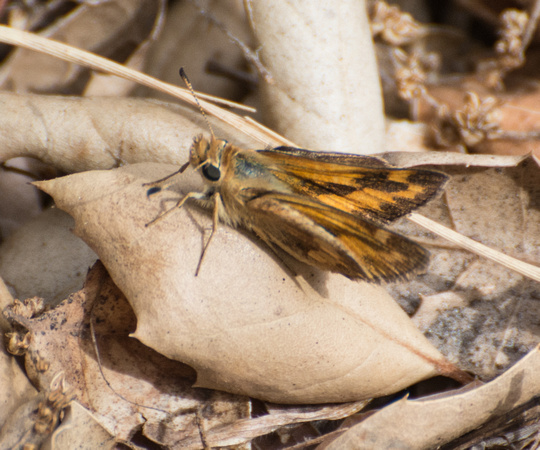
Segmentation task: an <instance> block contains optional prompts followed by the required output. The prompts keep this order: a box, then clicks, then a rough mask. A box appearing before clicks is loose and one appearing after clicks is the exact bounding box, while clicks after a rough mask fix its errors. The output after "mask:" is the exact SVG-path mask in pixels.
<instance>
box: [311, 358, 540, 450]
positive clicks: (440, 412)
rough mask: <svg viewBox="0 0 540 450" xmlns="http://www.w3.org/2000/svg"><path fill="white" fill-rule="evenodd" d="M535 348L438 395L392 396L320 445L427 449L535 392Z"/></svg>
mask: <svg viewBox="0 0 540 450" xmlns="http://www.w3.org/2000/svg"><path fill="white" fill-rule="evenodd" d="M539 370H540V352H539V349H538V348H536V349H534V350H533V351H531V352H530V354H529V355H527V356H526V357H525V358H523V359H522V360H521V361H520V362H519V363H518V364H516V365H515V366H514V367H512V368H511V369H510V370H508V371H507V372H506V373H505V374H504V375H501V376H500V377H499V378H497V379H496V380H494V381H492V382H490V383H488V384H486V385H484V386H480V387H477V388H475V389H472V390H468V391H467V392H464V393H459V392H458V393H456V394H454V395H448V396H445V397H443V398H436V399H430V398H429V397H428V398H425V399H420V400H414V401H411V400H407V399H406V398H404V399H402V400H400V401H397V402H394V403H393V404H391V405H389V406H387V407H386V408H384V409H382V410H381V411H379V412H377V413H376V414H373V415H372V416H370V417H369V418H367V419H366V420H364V421H363V422H362V423H360V424H358V425H356V426H354V427H353V428H351V429H350V430H349V431H347V432H346V433H345V434H343V435H342V436H340V437H339V438H337V439H336V440H334V441H333V442H331V443H330V444H328V445H325V446H323V447H322V448H324V449H326V450H330V449H340V450H342V449H355V448H363V449H381V448H402V449H415V450H421V449H432V448H437V447H439V446H440V445H442V444H444V443H446V442H449V441H451V440H452V439H455V438H457V437H458V436H461V435H462V434H464V433H466V432H467V431H470V430H473V429H474V428H477V427H479V426H480V425H482V424H484V423H486V422H488V421H490V420H494V419H495V418H497V417H499V416H502V415H504V414H506V413H508V412H509V411H511V410H512V409H514V408H517V407H518V406H520V405H523V404H524V403H526V402H528V401H529V400H531V399H533V398H535V397H536V396H538V393H539V392H540V380H539V378H538V371H539Z"/></svg>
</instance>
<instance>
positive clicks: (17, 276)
mask: <svg viewBox="0 0 540 450" xmlns="http://www.w3.org/2000/svg"><path fill="white" fill-rule="evenodd" d="M73 226H74V222H73V219H72V218H71V217H70V216H69V215H67V214H65V213H64V212H62V211H59V210H58V209H50V210H48V211H45V212H44V213H43V214H41V215H40V216H38V217H36V218H35V219H33V220H32V221H30V222H27V223H26V224H24V225H23V226H22V227H21V228H19V230H17V231H16V232H15V233H14V234H13V235H12V236H10V237H9V238H8V239H6V240H5V241H4V242H2V245H0V274H1V275H2V277H3V278H4V280H5V282H6V284H8V285H9V287H10V289H11V290H12V292H13V295H14V296H15V297H16V298H18V299H26V298H30V297H34V296H38V297H42V298H44V299H45V300H46V301H47V303H49V304H50V305H54V304H57V303H59V302H60V301H61V300H63V299H65V298H66V297H67V296H68V295H69V294H71V293H72V292H76V291H77V290H79V289H81V287H82V285H83V282H84V279H85V277H86V272H87V271H88V268H89V267H90V266H91V265H92V264H93V263H94V262H95V261H96V259H97V256H96V254H95V253H94V252H93V251H92V250H90V248H88V246H87V245H85V244H84V242H81V241H80V239H77V237H75V236H73V233H72V232H71V230H72V228H73ZM51 261H54V264H51ZM29 274H32V276H29ZM4 306H6V305H4Z"/></svg>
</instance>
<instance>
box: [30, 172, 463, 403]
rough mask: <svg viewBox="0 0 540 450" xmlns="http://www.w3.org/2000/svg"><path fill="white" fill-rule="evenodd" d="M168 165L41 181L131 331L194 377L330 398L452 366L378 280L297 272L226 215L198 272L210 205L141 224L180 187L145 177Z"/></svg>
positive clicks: (286, 395)
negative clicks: (161, 191) (95, 261)
mask: <svg viewBox="0 0 540 450" xmlns="http://www.w3.org/2000/svg"><path fill="white" fill-rule="evenodd" d="M173 169H174V168H171V167H167V166H159V165H132V166H130V167H126V168H123V169H120V170H116V171H108V172H91V173H86V174H80V175H76V176H70V177H66V178H61V179H56V180H52V181H49V182H41V183H39V185H40V187H41V188H42V189H45V190H46V191H47V192H48V193H50V194H52V195H53V197H55V200H56V202H57V204H58V206H59V207H60V208H62V209H64V210H66V211H67V212H69V213H70V214H72V215H73V216H74V217H76V223H77V225H76V230H75V231H76V233H77V234H78V235H80V236H82V237H83V238H84V239H85V241H86V242H87V243H88V244H89V245H90V246H91V247H92V248H93V249H94V250H96V251H97V253H98V254H99V255H100V258H101V259H102V261H103V262H104V263H105V265H106V266H107V268H108V270H109V272H110V273H111V275H112V276H113V279H114V280H115V282H116V283H117V284H118V286H119V287H120V288H121V289H122V291H123V292H125V293H126V295H127V297H128V298H129V300H130V302H131V304H132V306H133V308H134V310H135V312H136V314H137V318H138V325H137V331H136V333H135V336H136V337H138V338H139V339H140V340H141V341H142V342H144V343H145V344H147V345H149V346H150V347H152V348H154V349H156V350H158V351H159V352H160V353H163V354H165V355H166V356H168V357H170V358H173V359H177V360H180V361H183V362H185V363H187V364H189V365H191V366H192V367H194V368H195V369H196V370H197V385H198V386H203V387H212V388H217V389H222V390H226V391H230V392H236V393H243V394H247V395H251V396H254V397H258V398H262V399H267V400H271V401H275V402H286V403H298V402H300V403H316V402H333V401H347V400H357V399H362V398H368V397H372V396H378V395H384V394H387V393H390V392H395V391H397V390H399V389H402V388H404V387H406V386H408V385H410V384H411V383H414V382H416V381H418V380H420V379H424V378H426V377H429V376H432V375H434V374H436V373H445V372H446V373H450V372H452V370H454V368H452V367H451V366H448V365H446V363H445V361H444V360H443V359H442V357H441V355H440V354H438V353H437V352H434V351H433V349H432V348H431V347H430V346H429V345H426V341H425V340H424V338H423V336H422V335H420V334H419V333H417V331H416V329H415V328H414V327H412V326H411V324H410V322H409V319H408V318H407V316H406V315H405V314H404V313H403V311H402V310H401V309H400V308H399V307H397V305H396V304H395V303H394V302H393V300H392V299H391V298H390V297H389V296H388V295H387V294H386V291H385V290H384V289H382V288H381V287H377V286H373V285H369V284H362V283H355V282H352V281H350V280H348V279H346V278H344V277H342V276H340V275H332V274H325V273H320V272H317V271H315V270H314V269H312V268H309V267H305V266H302V265H298V267H296V266H295V270H297V271H298V272H299V273H300V274H302V276H301V277H298V278H296V279H294V278H291V276H290V275H289V273H288V272H287V271H284V269H283V268H282V266H281V264H280V262H279V261H276V259H275V257H273V256H272V255H270V254H268V253H267V251H265V250H263V249H261V247H260V245H259V244H257V243H256V242H255V241H254V240H253V239H249V238H248V237H247V236H245V235H243V234H242V233H238V232H236V231H233V230H230V229H228V228H227V227H225V226H222V227H221V228H220V229H219V232H218V233H217V235H216V237H215V239H214V241H213V243H212V246H211V248H210V250H209V253H208V255H207V257H206V260H205V261H204V264H203V267H202V269H201V273H200V274H199V276H198V277H195V276H194V272H195V268H196V266H197V263H198V260H199V256H200V251H201V248H202V247H201V246H202V243H203V240H204V239H205V237H206V236H207V233H206V232H205V231H204V230H205V229H208V227H209V226H210V224H209V220H208V216H207V214H201V213H200V212H199V211H198V210H197V209H193V208H192V207H191V206H189V207H186V208H185V209H184V210H182V211H179V212H177V213H173V214H171V215H169V216H168V217H167V218H166V219H163V220H161V221H160V222H158V223H156V224H155V225H153V226H150V227H145V224H146V223H148V222H150V221H151V220H152V219H153V218H154V217H156V215H157V214H158V213H159V211H160V210H161V209H162V208H168V207H170V206H172V204H171V203H170V200H173V201H175V200H176V199H177V198H178V194H177V193H175V192H169V194H167V195H165V196H163V200H166V199H167V198H168V199H169V202H167V204H163V205H160V201H159V200H157V199H156V200H154V199H151V200H149V199H147V197H146V189H145V187H143V186H142V183H143V182H146V181H151V180H154V179H157V178H160V177H162V176H163V175H165V174H167V171H172V170H173ZM193 180H194V179H193V178H191V177H189V176H184V177H182V179H181V185H180V186H182V189H184V190H185V191H186V192H187V191H188V190H192V189H193V188H195V186H196V185H194V184H193ZM68 186H69V188H68ZM90 186H91V188H90ZM134 268H136V270H134ZM389 367H391V369H389Z"/></svg>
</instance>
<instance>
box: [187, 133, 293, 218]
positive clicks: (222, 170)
mask: <svg viewBox="0 0 540 450" xmlns="http://www.w3.org/2000/svg"><path fill="white" fill-rule="evenodd" d="M267 159H268V158H266V157H265V156H264V155H260V154H258V153H257V152H256V151H254V150H245V149H241V148H240V147H236V146H234V145H232V144H229V143H228V142H227V141H226V140H224V139H216V138H214V137H212V138H211V139H206V138H204V137H202V136H198V137H197V138H195V140H194V142H193V145H192V147H191V151H190V164H191V165H192V167H194V168H196V169H197V170H198V171H199V172H200V174H201V176H202V178H203V181H204V182H205V191H204V193H205V196H206V198H208V200H209V201H210V199H211V198H212V196H213V195H214V194H215V193H216V192H218V193H219V201H220V206H219V209H218V210H219V216H220V219H221V220H222V221H224V222H226V223H228V224H230V225H234V226H236V225H239V224H243V225H246V223H247V222H249V217H245V215H246V214H247V212H248V209H246V203H247V202H249V201H250V200H252V199H254V198H257V197H259V196H261V195H265V194H266V193H268V192H269V191H272V192H290V187H288V186H287V184H285V183H283V182H282V181H280V180H279V179H277V178H276V177H275V176H274V175H273V174H272V172H271V171H270V170H269V164H271V161H268V160H267ZM203 203H204V202H203Z"/></svg>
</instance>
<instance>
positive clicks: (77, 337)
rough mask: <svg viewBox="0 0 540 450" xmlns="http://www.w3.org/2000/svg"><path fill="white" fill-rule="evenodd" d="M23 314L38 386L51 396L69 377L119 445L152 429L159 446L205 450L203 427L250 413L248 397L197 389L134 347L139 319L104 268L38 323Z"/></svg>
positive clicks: (185, 370) (188, 375)
mask: <svg viewBox="0 0 540 450" xmlns="http://www.w3.org/2000/svg"><path fill="white" fill-rule="evenodd" d="M15 312H16V309H14V308H12V309H10V310H8V317H9V318H10V320H12V321H13V322H15V323H17V324H18V325H19V326H23V327H24V328H25V329H27V330H28V332H29V333H30V334H31V338H30V347H29V348H28V351H27V353H26V361H25V362H26V369H27V373H28V374H29V376H30V378H31V379H32V380H33V381H34V383H35V384H36V385H38V386H40V387H41V388H42V389H43V388H44V387H45V386H47V385H48V384H49V383H50V382H51V378H54V377H56V376H57V374H59V373H62V374H63V376H64V378H65V380H66V383H67V386H69V387H70V389H72V391H73V395H74V396H75V397H76V399H77V401H78V402H80V403H81V404H82V405H84V406H85V407H86V408H88V409H90V410H91V411H92V412H93V415H94V417H95V419H96V420H97V421H98V422H99V424H100V425H101V426H102V427H104V428H105V430H107V431H108V432H109V433H110V434H112V435H113V436H115V438H116V439H121V440H128V439H130V438H131V437H132V436H133V434H134V433H135V432H136V431H137V430H138V429H139V428H140V427H141V425H144V429H145V435H146V436H147V437H148V438H150V439H152V440H154V441H156V442H161V443H163V444H165V445H172V444H174V443H179V442H181V441H182V440H186V439H187V440H191V441H196V442H197V443H198V446H200V435H199V431H200V430H199V422H200V421H201V420H202V421H203V425H202V426H204V427H205V428H206V429H208V430H211V429H212V428H214V427H216V426H219V425H223V424H225V423H231V422H234V421H235V420H237V419H239V418H242V417H246V415H247V414H248V412H249V404H248V402H247V399H246V398H245V397H238V396H236V397H235V396H232V395H230V394H225V393H221V392H208V391H204V390H201V389H192V388H191V385H192V383H193V381H194V379H195V374H194V372H193V370H192V369H191V368H189V367H187V366H185V365H183V364H181V363H178V362H175V361H171V360H168V359H167V358H165V357H163V356H161V355H159V354H157V353H155V352H154V351H152V350H151V349H149V348H147V347H145V346H143V345H142V344H141V343H140V342H138V341H137V340H136V339H132V338H131V337H130V336H129V333H130V332H132V331H133V330H134V329H135V323H136V319H135V316H134V315H133V312H132V310H131V308H130V307H129V305H128V303H127V302H126V300H125V297H123V295H122V294H121V293H120V292H119V291H118V289H117V288H116V286H114V284H113V283H112V282H111V280H110V278H108V275H107V273H106V271H105V270H104V269H103V267H102V266H101V265H98V267H94V269H93V270H92V271H91V272H90V274H89V277H88V280H87V282H86V284H85V288H84V289H83V290H82V291H80V292H77V293H75V294H73V295H72V296H70V298H69V299H67V300H66V301H64V302H63V303H61V304H60V305H59V306H57V307H56V308H54V309H52V310H50V311H46V312H45V313H43V314H42V315H40V316H38V317H36V318H25V317H24V316H21V315H17V314H15ZM94 339H95V341H94ZM96 351H97V352H98V353H96ZM199 409H200V410H201V411H202V412H201V413H200V415H198V411H199ZM205 411H206V412H205ZM217 411H219V414H217ZM222 428H223V427H222ZM222 432H223V431H222ZM216 445H221V444H220V443H219V442H217V443H216ZM69 447H73V446H72V445H70V446H69Z"/></svg>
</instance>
